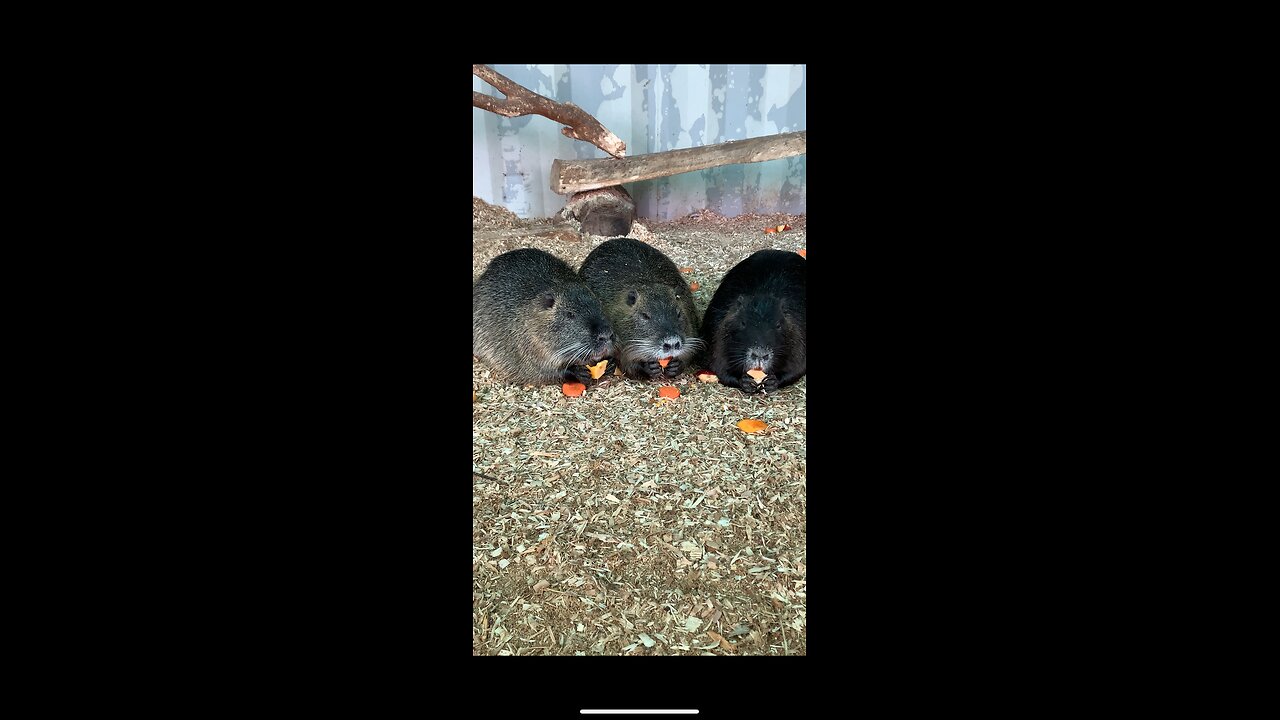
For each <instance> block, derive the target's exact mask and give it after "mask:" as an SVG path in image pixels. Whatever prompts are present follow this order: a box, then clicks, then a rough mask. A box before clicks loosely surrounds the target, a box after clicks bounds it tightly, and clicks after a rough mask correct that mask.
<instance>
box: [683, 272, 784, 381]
mask: <svg viewBox="0 0 1280 720" xmlns="http://www.w3.org/2000/svg"><path fill="white" fill-rule="evenodd" d="M808 262H809V261H808V260H805V259H804V258H802V257H800V256H799V255H797V254H796V253H793V252H784V251H782V250H760V251H759V252H756V253H754V254H752V255H751V257H748V258H747V259H746V260H743V261H742V262H740V263H738V264H737V265H735V266H734V267H733V269H732V270H730V271H729V272H728V274H726V275H725V276H724V280H722V281H721V282H720V287H719V288H717V289H716V294H715V295H713V296H712V298H711V304H710V305H708V306H707V312H706V314H705V315H704V316H703V320H702V337H704V338H706V340H707V342H708V344H709V347H708V354H709V355H710V358H711V361H710V367H711V372H713V373H715V374H716V377H718V378H719V380H720V382H721V383H722V384H724V385H728V386H729V387H736V388H739V389H740V390H742V391H743V392H745V393H756V392H760V391H761V390H764V391H766V392H772V391H774V390H777V389H778V388H782V387H786V386H787V385H790V384H791V383H794V382H795V381H797V380H799V379H800V378H802V377H804V372H805V278H806V277H807V273H806V268H807V267H808ZM753 370H755V371H757V375H759V372H763V373H764V377H763V380H762V381H760V382H757V377H753V376H752V375H751V374H750V373H751V371H753Z"/></svg>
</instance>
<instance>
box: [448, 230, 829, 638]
mask: <svg viewBox="0 0 1280 720" xmlns="http://www.w3.org/2000/svg"><path fill="white" fill-rule="evenodd" d="M477 207H478V206H477ZM489 207H490V208H492V206H489ZM494 217H495V215H494V214H493V213H487V214H486V213H482V212H480V210H477V212H476V213H475V215H474V222H475V224H474V226H473V233H472V242H473V248H474V253H473V260H472V268H471V272H472V277H473V278H475V277H478V276H479V275H480V273H481V272H482V271H483V270H484V269H485V267H486V266H487V265H488V263H489V261H490V260H492V259H493V258H494V257H496V256H497V255H499V254H501V253H503V252H506V251H508V250H514V249H516V248H520V247H536V248H541V249H543V250H546V251H548V252H551V253H552V254H554V255H557V256H558V257H561V258H563V259H564V260H565V261H566V262H568V263H569V264H570V266H572V267H573V268H575V269H576V268H577V267H578V266H579V265H580V264H581V263H582V261H583V260H584V259H585V258H586V256H587V253H589V252H591V250H592V249H593V248H595V246H596V245H598V244H599V243H600V242H602V241H603V240H604V238H601V237H594V236H592V237H588V238H580V237H579V235H578V233H577V224H576V223H575V222H573V221H564V220H550V219H543V220H514V216H511V217H508V218H505V219H501V220H494V219H493V218H494ZM781 223H787V224H790V225H791V226H792V228H793V229H792V230H789V231H786V232H783V233H778V234H765V233H764V232H763V229H764V228H765V227H767V226H773V225H778V224H781ZM495 226H496V227H495ZM486 228H494V229H486ZM631 235H632V237H636V238H639V239H641V240H644V241H646V242H648V243H650V244H652V245H653V246H654V247H656V248H658V249H659V250H661V251H663V252H664V253H666V254H667V256H668V257H670V258H671V259H672V260H673V261H675V263H676V265H677V266H679V267H681V268H686V267H687V268H692V269H693V271H692V272H690V273H688V274H687V275H686V277H687V278H688V280H689V282H691V283H692V282H696V283H698V284H699V286H700V287H699V289H698V290H697V291H695V292H694V300H695V304H696V306H697V308H698V314H699V317H701V315H702V313H703V312H704V311H705V310H706V307H707V304H708V303H709V302H710V300H711V296H712V294H713V293H714V292H715V290H716V288H717V287H718V285H719V283H720V280H721V278H722V277H723V276H724V274H725V273H726V272H727V271H728V270H729V269H730V268H731V267H733V266H734V265H735V264H736V263H737V262H738V261H740V260H742V259H743V258H745V257H747V256H748V255H750V254H751V253H753V252H755V251H756V250H761V249H764V248H775V249H779V250H792V251H794V250H799V249H801V248H806V246H805V218H804V216H803V215H800V216H794V215H791V216H789V215H763V216H761V215H756V216H740V217H737V218H731V219H725V218H720V217H719V216H716V215H714V214H706V213H704V214H703V215H702V216H701V217H700V218H696V219H695V218H684V219H680V220H675V221H671V222H654V223H652V224H649V223H645V222H643V221H642V222H640V223H637V224H636V226H635V228H634V229H633V231H632V233H631ZM694 369H697V368H691V370H694ZM666 384H670V385H675V386H676V387H677V388H678V389H679V390H680V397H678V398H676V399H674V400H666V399H663V400H661V401H659V398H658V389H659V388H660V387H661V386H663V385H666ZM472 388H473V390H474V391H475V393H476V395H477V399H476V401H475V402H474V403H473V404H472V449H471V453H472V471H473V475H472V488H473V491H472V495H473V497H472V576H473V598H472V600H473V605H472V652H473V654H476V655H544V654H545V655H601V654H603V655H700V654H702V655H705V654H715V655H728V654H737V655H804V654H806V635H807V623H806V619H805V613H806V609H805V604H806V592H807V590H806V578H807V568H806V548H805V495H806V485H805V465H806V452H805V429H806V413H805V396H806V393H807V390H808V382H807V379H802V380H801V381H800V382H798V383H796V384H795V385H792V386H790V387H787V388H783V389H782V390H781V391H779V392H777V393H774V394H772V395H769V396H767V397H766V396H748V395H745V394H743V393H742V392H740V391H739V390H736V389H733V388H728V387H725V386H723V385H719V384H708V383H703V382H700V381H699V380H697V379H696V378H695V376H694V374H693V373H692V372H686V373H684V374H682V375H681V376H680V377H679V378H676V379H675V380H674V381H669V382H666V383H663V382H656V381H655V382H637V381H634V380H628V379H623V378H620V377H612V378H609V379H606V380H604V381H602V382H600V383H599V384H598V385H595V386H593V387H589V388H588V389H587V392H586V393H585V394H584V395H583V396H581V397H577V398H569V397H565V396H564V395H563V394H562V393H561V390H560V387H559V386H558V385H557V386H548V387H528V386H520V385H511V384H505V383H498V382H495V381H494V380H493V379H492V378H491V376H490V372H489V370H488V369H487V368H486V367H485V366H484V365H483V364H481V363H479V362H476V361H474V360H473V363H472ZM745 418H755V419H759V420H763V421H765V422H766V423H768V425H769V428H768V429H767V430H766V431H764V432H763V433H760V434H756V435H748V434H746V433H744V432H743V431H742V430H739V429H738V427H737V426H736V423H737V422H738V421H739V420H742V419H745ZM708 631H710V632H708ZM713 633H714V635H713Z"/></svg>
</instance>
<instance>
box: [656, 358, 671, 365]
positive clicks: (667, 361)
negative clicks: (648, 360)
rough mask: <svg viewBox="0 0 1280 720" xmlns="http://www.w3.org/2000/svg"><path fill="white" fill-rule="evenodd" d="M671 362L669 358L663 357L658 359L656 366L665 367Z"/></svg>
mask: <svg viewBox="0 0 1280 720" xmlns="http://www.w3.org/2000/svg"><path fill="white" fill-rule="evenodd" d="M670 362H671V358H669V357H665V358H662V359H661V360H659V361H658V367H666V366H667V364H668V363H670Z"/></svg>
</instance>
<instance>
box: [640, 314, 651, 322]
mask: <svg viewBox="0 0 1280 720" xmlns="http://www.w3.org/2000/svg"><path fill="white" fill-rule="evenodd" d="M640 319H641V320H644V321H646V322H647V321H648V320H649V313H646V312H642V313H640Z"/></svg>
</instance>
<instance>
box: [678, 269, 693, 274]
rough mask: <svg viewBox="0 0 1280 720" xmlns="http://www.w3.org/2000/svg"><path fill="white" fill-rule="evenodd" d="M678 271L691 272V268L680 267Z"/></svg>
mask: <svg viewBox="0 0 1280 720" xmlns="http://www.w3.org/2000/svg"><path fill="white" fill-rule="evenodd" d="M680 272H683V273H691V272H693V268H680Z"/></svg>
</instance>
